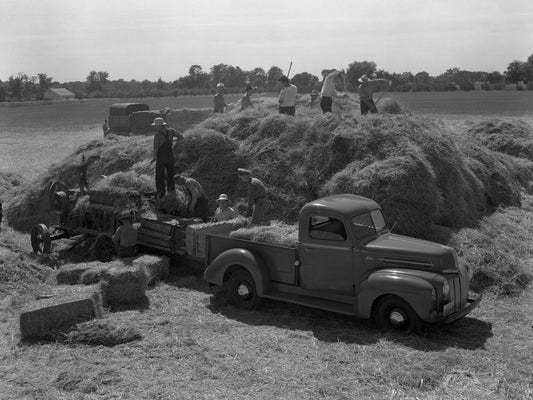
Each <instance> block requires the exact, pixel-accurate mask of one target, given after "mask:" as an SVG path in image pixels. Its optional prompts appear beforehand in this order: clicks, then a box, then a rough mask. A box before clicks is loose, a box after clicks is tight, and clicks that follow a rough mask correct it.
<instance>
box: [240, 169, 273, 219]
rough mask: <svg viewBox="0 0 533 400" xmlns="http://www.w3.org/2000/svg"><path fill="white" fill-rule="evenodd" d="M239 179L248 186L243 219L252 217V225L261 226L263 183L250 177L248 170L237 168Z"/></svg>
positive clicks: (264, 189) (263, 201) (263, 210)
mask: <svg viewBox="0 0 533 400" xmlns="http://www.w3.org/2000/svg"><path fill="white" fill-rule="evenodd" d="M237 172H238V173H239V179H240V180H241V181H243V182H245V183H246V185H247V186H248V206H247V207H246V212H245V214H244V216H245V217H248V216H249V215H250V214H251V215H252V220H251V223H252V225H261V224H262V223H263V219H264V218H265V210H266V205H267V204H266V188H265V185H264V184H263V182H261V181H260V180H259V179H257V178H254V177H252V172H251V171H250V170H248V169H244V168H238V169H237Z"/></svg>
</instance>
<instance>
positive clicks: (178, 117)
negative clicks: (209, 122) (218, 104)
mask: <svg viewBox="0 0 533 400" xmlns="http://www.w3.org/2000/svg"><path fill="white" fill-rule="evenodd" d="M212 113H213V110H212V109H210V108H197V109H190V108H182V109H179V110H170V111H168V112H167V113H166V116H165V121H166V123H167V125H168V126H169V127H170V128H174V129H175V130H176V131H178V132H183V131H184V130H186V129H189V128H190V127H192V126H193V125H196V124H198V123H200V122H202V121H204V120H205V119H207V118H209V116H210V115H211V114H212Z"/></svg>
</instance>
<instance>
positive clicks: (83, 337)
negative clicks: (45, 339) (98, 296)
mask: <svg viewBox="0 0 533 400" xmlns="http://www.w3.org/2000/svg"><path fill="white" fill-rule="evenodd" d="M58 339H59V340H60V341H62V342H66V343H69V344H87V345H90V346H106V347H113V346H116V345H119V344H124V343H129V342H132V341H135V340H140V339H142V335H141V334H140V333H139V332H138V331H137V329H135V328H133V327H131V326H123V325H116V323H114V322H111V321H108V320H93V321H87V322H83V323H80V324H77V325H75V326H74V328H73V329H72V330H71V331H70V332H68V333H66V334H64V335H63V336H62V337H60V338H58Z"/></svg>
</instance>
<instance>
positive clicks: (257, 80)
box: [248, 67, 267, 88]
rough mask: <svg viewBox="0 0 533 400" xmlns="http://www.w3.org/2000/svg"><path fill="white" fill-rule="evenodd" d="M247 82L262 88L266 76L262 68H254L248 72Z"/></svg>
mask: <svg viewBox="0 0 533 400" xmlns="http://www.w3.org/2000/svg"><path fill="white" fill-rule="evenodd" d="M248 82H250V84H251V85H252V86H257V87H259V88H264V87H265V86H266V83H267V74H266V72H265V70H264V69H263V68H259V67H256V68H254V69H253V70H252V71H250V72H248Z"/></svg>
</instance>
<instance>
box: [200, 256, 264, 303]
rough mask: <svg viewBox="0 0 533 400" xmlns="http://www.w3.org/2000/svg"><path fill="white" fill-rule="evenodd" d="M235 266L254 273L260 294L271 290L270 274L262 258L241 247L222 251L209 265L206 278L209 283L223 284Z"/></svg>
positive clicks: (251, 273) (205, 273) (205, 274)
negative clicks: (227, 274)
mask: <svg viewBox="0 0 533 400" xmlns="http://www.w3.org/2000/svg"><path fill="white" fill-rule="evenodd" d="M235 267H236V268H243V269H245V270H246V271H248V272H249V273H250V275H252V277H253V278H254V281H255V286H256V288H257V294H258V295H259V296H262V295H263V294H264V293H266V292H269V291H270V289H271V284H270V274H269V273H268V269H267V268H266V266H265V265H264V263H263V261H262V260H261V258H260V257H258V256H257V255H256V254H254V253H253V252H251V251H249V250H246V249H241V248H234V249H229V250H226V251H224V252H222V253H220V254H219V255H218V256H217V257H216V258H215V259H214V260H213V261H212V262H211V263H210V264H209V265H208V266H207V268H206V270H205V272H204V279H205V280H206V281H207V282H209V283H214V284H216V285H219V286H222V285H223V284H224V277H225V275H226V273H227V272H229V271H230V269H232V268H235Z"/></svg>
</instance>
